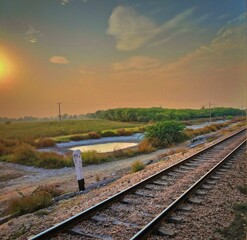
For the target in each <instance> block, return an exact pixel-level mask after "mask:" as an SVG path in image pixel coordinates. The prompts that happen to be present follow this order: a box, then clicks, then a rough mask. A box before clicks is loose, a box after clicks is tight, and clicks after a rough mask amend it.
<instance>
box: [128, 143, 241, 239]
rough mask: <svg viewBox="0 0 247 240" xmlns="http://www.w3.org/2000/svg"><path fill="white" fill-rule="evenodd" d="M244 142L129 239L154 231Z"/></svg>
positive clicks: (239, 146) (144, 235)
mask: <svg viewBox="0 0 247 240" xmlns="http://www.w3.org/2000/svg"><path fill="white" fill-rule="evenodd" d="M244 144H246V139H245V140H244V141H243V142H242V143H240V144H239V145H238V146H237V147H236V148H235V149H234V150H233V151H231V152H230V153H229V154H228V155H227V156H226V157H224V158H223V159H222V160H221V161H220V162H219V163H218V164H217V165H215V166H214V167H213V168H212V169H211V170H209V171H208V172H207V173H206V174H205V175H204V176H202V177H201V178H200V179H199V180H198V181H197V182H196V183H194V184H193V185H192V186H191V187H190V188H189V189H188V190H186V191H185V192H184V193H183V194H182V195H180V196H179V197H178V198H177V199H176V200H175V201H174V202H173V203H171V204H170V205H169V206H168V207H167V208H166V209H164V210H163V211H162V212H161V213H160V214H159V215H158V216H157V217H155V218H154V219H153V220H152V221H151V222H149V223H148V224H147V225H146V226H145V227H144V228H142V230H140V231H139V232H138V233H136V234H135V235H134V236H133V237H132V238H131V240H143V239H146V238H147V237H148V236H149V235H150V234H151V233H152V232H154V231H155V230H156V229H157V228H158V227H159V226H160V224H161V223H162V221H164V220H165V219H167V218H168V217H169V216H170V215H171V214H172V213H173V212H174V211H175V210H176V209H178V207H180V206H181V204H183V203H184V202H185V201H186V200H187V199H188V198H189V197H190V196H191V195H192V194H193V193H194V192H195V191H196V190H197V189H198V188H200V187H201V186H202V185H203V184H204V183H205V181H206V180H208V179H209V178H210V177H211V175H212V174H214V173H215V172H216V171H217V170H218V169H219V168H220V167H221V166H222V165H223V164H224V163H225V162H226V161H227V160H228V159H229V158H230V157H232V155H233V154H235V153H236V151H238V150H239V149H240V148H241V147H242V146H243V145H244Z"/></svg>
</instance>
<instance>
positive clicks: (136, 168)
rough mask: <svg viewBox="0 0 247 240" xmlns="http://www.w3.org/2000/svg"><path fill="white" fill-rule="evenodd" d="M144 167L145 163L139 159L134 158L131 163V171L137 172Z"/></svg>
mask: <svg viewBox="0 0 247 240" xmlns="http://www.w3.org/2000/svg"><path fill="white" fill-rule="evenodd" d="M144 168H145V165H144V163H143V162H141V161H140V160H136V161H134V162H133V163H132V164H131V172H132V173H134V172H138V171H141V170H143V169H144Z"/></svg>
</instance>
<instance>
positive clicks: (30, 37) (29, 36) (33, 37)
mask: <svg viewBox="0 0 247 240" xmlns="http://www.w3.org/2000/svg"><path fill="white" fill-rule="evenodd" d="M25 35H26V37H25V39H26V40H27V41H29V42H31V43H37V42H38V41H39V38H40V37H42V36H44V35H43V34H42V33H41V32H40V31H39V30H37V29H35V28H34V27H33V26H32V25H29V26H28V30H27V31H26V33H25Z"/></svg>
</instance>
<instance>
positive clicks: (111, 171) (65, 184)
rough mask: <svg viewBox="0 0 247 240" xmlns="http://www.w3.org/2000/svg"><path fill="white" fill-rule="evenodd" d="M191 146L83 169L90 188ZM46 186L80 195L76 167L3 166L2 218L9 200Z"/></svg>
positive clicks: (0, 186)
mask: <svg viewBox="0 0 247 240" xmlns="http://www.w3.org/2000/svg"><path fill="white" fill-rule="evenodd" d="M187 144H188V143H187V142H186V143H183V144H180V145H178V146H176V147H173V148H167V149H163V150H158V151H155V152H153V153H150V154H145V155H139V156H136V157H132V158H126V159H122V160H117V161H113V162H106V163H103V164H99V165H89V166H85V167H83V173H84V179H85V184H86V187H87V186H88V185H90V184H92V183H95V182H96V181H101V180H104V179H109V178H118V177H121V176H123V175H124V174H125V173H126V172H129V170H130V166H131V163H132V162H134V161H135V160H137V159H138V160H141V161H142V162H144V163H147V162H148V161H150V160H153V161H157V159H158V158H159V155H162V154H165V153H167V152H168V151H169V150H171V149H178V148H181V147H185V146H186V145H187ZM46 184H55V185H56V186H59V189H61V190H62V191H64V192H65V193H68V192H74V191H77V190H78V185H77V180H76V176H75V169H74V167H65V168H61V169H42V168H36V167H29V166H23V165H19V164H13V163H5V162H0V206H1V208H0V217H2V216H3V215H4V212H5V208H6V206H7V203H8V200H9V199H11V198H14V197H18V196H20V194H19V193H20V192H21V193H23V194H24V195H25V194H28V193H30V192H32V191H33V190H34V189H36V188H37V187H38V186H40V185H46ZM18 192H19V193H18Z"/></svg>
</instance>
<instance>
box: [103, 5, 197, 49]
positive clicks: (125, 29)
mask: <svg viewBox="0 0 247 240" xmlns="http://www.w3.org/2000/svg"><path fill="white" fill-rule="evenodd" d="M194 10H195V9H194V8H191V9H187V10H185V11H184V12H182V13H179V14H177V15H176V16H174V17H173V18H172V19H170V20H169V21H167V22H166V23H164V24H163V25H158V24H156V23H155V22H153V21H152V20H151V19H150V18H148V17H144V16H142V15H140V14H139V13H138V12H137V11H136V10H135V9H133V8H131V7H124V6H118V7H116V8H115V9H114V10H113V12H112V14H111V16H110V18H109V21H108V23H109V26H108V29H107V33H108V34H109V35H112V36H113V37H114V38H115V39H116V42H117V44H116V48H117V49H118V50H120V51H131V50H134V49H137V48H139V47H141V46H143V45H145V44H147V43H148V42H150V40H151V39H154V38H156V37H159V35H164V34H166V36H165V37H166V38H167V37H169V36H170V35H171V34H173V31H175V32H180V33H181V34H182V33H184V32H185V29H186V32H187V31H188V30H189V25H188V22H187V19H188V18H189V17H190V16H191V15H192V14H193V12H194ZM180 29H183V30H180ZM167 34H168V35H167ZM176 35H178V34H176ZM161 37H164V36H161ZM170 39H172V38H171V37H170ZM158 41H160V39H159V40H158Z"/></svg>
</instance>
